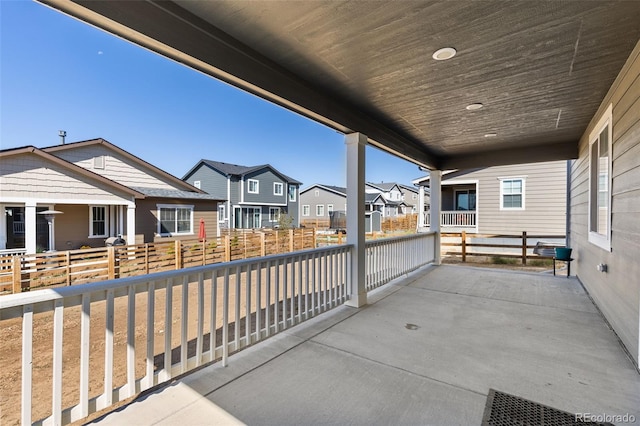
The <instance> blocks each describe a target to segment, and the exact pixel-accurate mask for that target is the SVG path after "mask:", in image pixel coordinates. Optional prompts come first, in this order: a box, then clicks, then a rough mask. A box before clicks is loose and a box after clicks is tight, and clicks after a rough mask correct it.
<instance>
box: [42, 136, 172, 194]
mask: <svg viewBox="0 0 640 426" xmlns="http://www.w3.org/2000/svg"><path fill="white" fill-rule="evenodd" d="M52 154H53V155H55V156H56V157H58V158H62V159H64V160H66V161H69V162H70V163H74V164H76V165H78V166H80V167H82V168H85V169H87V170H91V171H92V172H94V173H97V174H99V175H102V176H104V177H106V178H109V179H111V180H114V181H116V182H118V183H121V184H123V185H125V186H129V187H136V186H137V187H143V188H161V189H182V188H178V187H177V186H173V185H170V184H169V183H167V182H166V181H165V180H163V179H161V178H160V177H157V176H154V175H153V173H152V172H151V171H150V170H141V168H140V164H134V163H133V162H131V160H129V159H128V158H125V157H123V156H120V155H118V153H117V152H115V151H112V150H111V149H108V148H107V147H105V146H103V145H100V144H96V145H89V146H79V147H74V148H73V149H66V150H62V151H55V152H52ZM100 156H102V157H103V158H104V167H103V168H96V167H94V162H93V161H94V158H96V157H100Z"/></svg>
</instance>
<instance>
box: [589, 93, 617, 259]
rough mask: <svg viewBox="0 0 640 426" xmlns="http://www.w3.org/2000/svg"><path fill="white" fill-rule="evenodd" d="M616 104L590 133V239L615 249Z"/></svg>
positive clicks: (609, 108) (607, 247) (604, 247)
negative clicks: (613, 133) (613, 145)
mask: <svg viewBox="0 0 640 426" xmlns="http://www.w3.org/2000/svg"><path fill="white" fill-rule="evenodd" d="M611 123H612V105H609V107H608V108H607V110H606V111H605V113H604V114H603V116H602V118H600V121H598V124H597V125H596V127H595V128H594V129H593V131H592V132H591V134H590V135H589V242H590V243H593V244H595V245H597V246H598V247H601V248H603V249H605V250H607V251H610V250H611V157H612V155H611V153H612V152H611V150H612V140H611V139H612V137H611V136H612V124H611Z"/></svg>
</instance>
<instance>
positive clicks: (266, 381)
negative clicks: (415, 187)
mask: <svg viewBox="0 0 640 426" xmlns="http://www.w3.org/2000/svg"><path fill="white" fill-rule="evenodd" d="M369 299H370V305H368V306H367V307H365V308H362V309H354V308H349V307H346V306H342V307H339V308H337V309H335V310H334V311H332V312H331V313H328V314H325V315H322V316H320V317H317V318H315V319H313V320H311V321H308V322H306V323H303V324H301V325H299V326H297V327H294V328H293V329H290V330H288V331H286V332H283V333H281V334H280V335H278V336H276V337H274V338H272V339H270V340H267V341H266V342H263V343H260V344H257V345H255V346H253V347H251V348H249V349H247V350H245V351H243V352H241V353H239V354H237V355H235V356H233V357H231V358H230V359H229V365H228V366H227V367H222V366H221V365H220V364H214V365H212V366H209V367H206V368H204V369H202V370H199V371H198V372H195V373H193V374H190V375H188V376H186V377H184V378H183V379H181V380H177V381H175V382H173V383H172V384H170V385H168V386H166V387H164V388H161V389H159V390H157V391H155V392H153V393H149V394H147V395H144V396H141V397H140V398H138V399H137V400H136V401H134V402H132V403H131V404H129V405H127V406H125V407H122V408H121V409H119V410H118V411H115V412H113V413H110V414H109V415H106V416H105V417H102V418H100V419H98V420H96V422H99V423H102V424H107V425H124V424H126V425H156V424H161V425H175V424H181V425H204V424H207V425H211V424H216V425H226V424H242V423H244V424H249V425H337V424H339V425H347V424H350V425H372V424H381V425H427V424H433V425H456V424H457V425H479V424H480V423H481V421H482V416H483V412H484V409H485V404H486V399H487V393H488V392H489V389H490V388H493V389H496V390H498V391H501V392H505V393H509V394H513V395H516V396H519V397H522V398H525V399H529V400H532V401H535V402H538V403H541V404H545V405H548V406H551V407H554V408H557V409H559V410H563V411H567V412H570V413H591V414H599V415H602V414H607V415H624V414H629V415H632V416H634V417H635V419H636V423H639V424H640V374H638V371H637V370H636V368H635V367H634V365H633V363H632V362H631V361H630V359H629V358H628V356H627V354H626V353H625V352H624V351H623V349H622V347H621V345H620V344H619V342H618V340H617V337H616V336H615V334H614V333H613V332H612V331H611V330H610V328H609V327H608V326H607V324H606V323H605V321H604V320H603V319H602V317H601V315H600V314H599V312H598V311H597V309H596V308H595V307H594V306H593V304H592V302H591V300H590V299H589V297H588V295H587V294H586V293H585V292H584V290H583V289H582V287H581V285H580V283H579V282H578V280H577V279H575V278H569V279H568V278H566V277H560V276H558V277H553V276H549V275H546V274H531V273H521V272H510V271H502V270H490V269H480V268H469V267H460V266H438V267H431V268H427V269H426V270H425V269H423V270H421V271H418V272H416V273H414V274H412V275H410V276H409V277H406V278H404V279H402V280H397V281H395V282H394V283H391V284H390V285H387V286H385V287H383V288H382V289H379V290H377V291H375V292H373V293H372V294H370V297H369Z"/></svg>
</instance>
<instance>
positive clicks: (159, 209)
mask: <svg viewBox="0 0 640 426" xmlns="http://www.w3.org/2000/svg"><path fill="white" fill-rule="evenodd" d="M219 201H220V199H218V198H216V197H214V196H212V195H209V194H206V193H205V192H204V191H202V190H200V189H197V188H194V187H193V186H191V185H189V184H188V183H186V182H184V181H182V180H180V179H178V178H177V177H175V176H173V175H171V174H169V173H167V172H165V171H163V170H161V169H159V168H158V167H155V166H153V165H151V164H149V163H147V162H146V161H144V160H142V159H140V158H138V157H136V156H135V155H133V154H131V153H129V152H127V151H125V150H123V149H121V148H119V147H117V146H115V145H113V144H111V143H109V142H107V141H106V140H104V139H92V140H87V141H82V142H75V143H67V144H64V143H63V144H61V145H55V146H51V147H47V148H36V147H34V146H26V147H22V148H13V149H7V150H2V151H0V249H9V250H24V251H26V252H27V253H36V252H37V251H44V250H48V249H49V248H54V249H58V250H66V249H77V248H79V247H80V246H84V245H88V246H92V247H103V246H104V245H105V239H106V238H108V237H115V236H117V235H122V237H123V238H124V239H125V241H126V243H127V244H140V243H145V242H154V241H160V240H162V239H165V238H172V239H188V238H197V235H198V231H199V229H198V226H199V223H200V219H203V220H204V222H205V229H206V232H207V235H210V236H215V235H216V232H217V205H218V202H219ZM47 211H55V212H58V213H57V214H55V216H54V219H53V220H52V221H51V222H52V223H51V225H52V229H51V230H49V224H48V222H47V220H46V215H43V214H42V213H44V212H47ZM50 238H51V239H52V240H53V241H49V239H50Z"/></svg>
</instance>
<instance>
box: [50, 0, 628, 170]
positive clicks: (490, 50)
mask: <svg viewBox="0 0 640 426" xmlns="http://www.w3.org/2000/svg"><path fill="white" fill-rule="evenodd" d="M41 1H42V2H43V3H45V4H48V5H51V6H52V7H54V8H57V9H60V10H62V11H63V12H66V13H69V14H71V15H73V16H76V17H78V18H80V19H83V20H85V21H87V22H90V23H92V24H94V25H97V26H99V27H102V28H105V29H106V30H108V31H111V32H113V33H115V34H118V35H119V36H121V37H124V38H127V39H129V40H132V41H134V42H136V43H138V44H141V45H143V46H145V47H147V48H150V49H152V50H155V51H157V52H159V53H161V54H163V55H166V56H168V57H171V58H173V59H175V60H178V61H180V62H184V63H186V64H187V65H189V66H192V67H194V68H196V69H199V70H201V71H203V72H206V73H208V74H210V75H212V76H215V77H217V78H220V79H222V80H224V81H227V82H230V83H231V84H234V85H236V86H238V87H240V88H242V89H244V90H247V91H250V92H252V93H255V94H257V95H258V96H261V97H263V98H265V99H268V100H271V101H273V102H275V103H277V104H280V105H283V106H285V107H287V108H290V109H292V110H294V111H296V112H299V113H301V114H303V115H306V116H308V117H310V118H312V119H315V120H317V121H320V122H322V123H324V124H326V125H328V126H330V127H333V128H335V129H336V130H338V131H341V132H345V133H346V132H352V131H360V132H363V133H365V134H366V135H367V136H368V137H369V140H370V142H371V143H372V144H374V145H376V146H379V147H381V148H383V149H386V150H388V151H390V152H393V153H395V154H397V155H400V156H403V157H404V158H407V159H410V160H411V161H414V162H416V163H417V164H420V165H423V166H427V167H430V168H439V169H450V168H465V167H476V166H486V165H495V164H508V163H518V162H530V161H546V160H553V159H568V158H575V157H576V156H577V145H578V140H579V138H580V137H581V135H582V134H583V132H584V130H585V128H586V127H587V125H588V124H589V121H590V120H591V119H592V117H593V115H594V114H595V113H596V110H597V108H598V106H599V104H600V103H601V101H602V99H603V98H604V96H605V94H606V93H607V91H608V89H609V87H610V86H611V84H612V83H613V81H614V79H615V77H616V75H617V74H618V72H619V71H620V69H621V68H622V66H623V64H624V62H625V61H626V59H627V58H628V56H629V55H630V53H631V51H632V50H633V48H634V47H635V45H636V44H637V43H638V40H639V39H640V1H635V0H630V1H599V0H596V1H583V0H577V1H573V0H565V1H560V0H557V1H555V0H554V1H529V0H524V1H520V0H514V1H494V0H485V1H470V0H458V1H396V2H387V1H313V0H307V1H235V0H234V1H226V0H216V1H186V0H177V1H174V2H156V1H145V2H108V1H92V0H88V1H87V0H82V1H75V2H72V1H68V0H41ZM443 47H453V48H455V49H456V50H457V54H456V56H455V57H453V58H452V59H450V60H447V61H436V60H434V59H433V58H432V54H433V53H434V52H435V51H436V50H438V49H440V48H443ZM473 103H481V104H483V108H481V109H478V110H475V111H469V110H467V109H466V107H467V105H469V104H473Z"/></svg>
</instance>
